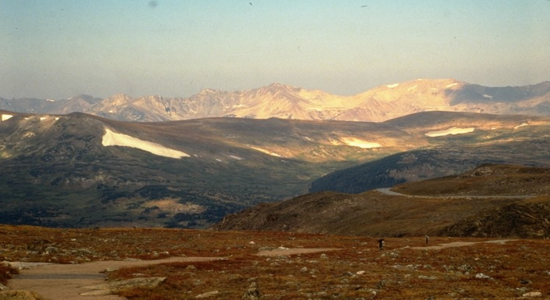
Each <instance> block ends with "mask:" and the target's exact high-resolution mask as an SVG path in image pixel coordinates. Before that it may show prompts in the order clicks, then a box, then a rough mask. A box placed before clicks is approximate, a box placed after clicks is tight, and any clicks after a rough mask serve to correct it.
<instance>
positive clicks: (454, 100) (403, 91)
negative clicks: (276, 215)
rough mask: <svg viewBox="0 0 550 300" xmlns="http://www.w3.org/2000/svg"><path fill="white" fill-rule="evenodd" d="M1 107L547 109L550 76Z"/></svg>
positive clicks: (153, 112) (184, 113)
mask: <svg viewBox="0 0 550 300" xmlns="http://www.w3.org/2000/svg"><path fill="white" fill-rule="evenodd" d="M0 109H5V110H10V111H16V112H27V113H51V114H64V113H70V112H85V113H89V114H93V115H97V116H102V117H106V118H110V119H115V120H121V121H137V122H157V121H175V120H187V119H198V118H210V117H241V118H255V119H268V118H281V119H297V120H341V121H367V122H371V121H374V122H381V121H386V120H389V119H393V118H397V117H401V116H405V115H409V114H413V113H418V112H424V111H454V112H481V113H489V114H530V115H550V81H546V82H542V83H539V84H535V85H527V86H517V87H510V86H508V87H485V86H481V85H476V84H470V83H466V82H462V81H458V80H454V79H418V80H413V81H408V82H402V83H394V84H388V85H383V86H379V87H377V88H374V89H371V90H368V91H365V92H363V93H360V94H357V95H352V96H339V95H333V94H330V93H327V92H324V91H320V90H306V89H302V88H299V87H293V86H289V85H284V84H280V83H274V84H271V85H269V86H265V87H260V88H256V89H250V90H243V91H232V92H230V91H220V90H213V89H204V90H202V91H200V92H199V93H197V94H195V95H193V96H190V97H187V98H181V97H179V98H178V97H176V98H169V97H162V96H144V97H137V98H134V97H131V96H128V95H124V94H119V95H113V96H110V97H108V98H105V99H97V98H94V97H92V96H87V95H81V96H77V97H73V98H70V99H66V100H58V101H56V100H52V99H46V100H43V99H42V100H41V99H12V100H7V99H2V98H0Z"/></svg>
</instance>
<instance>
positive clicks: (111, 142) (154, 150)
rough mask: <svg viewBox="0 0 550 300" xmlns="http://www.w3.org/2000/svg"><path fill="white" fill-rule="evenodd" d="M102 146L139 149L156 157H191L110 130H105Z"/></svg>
mask: <svg viewBox="0 0 550 300" xmlns="http://www.w3.org/2000/svg"><path fill="white" fill-rule="evenodd" d="M102 144H103V146H122V147H132V148H137V149H140V150H143V151H147V152H149V153H151V154H154V155H158V156H164V157H169V158H182V157H189V155H188V154H187V153H185V152H181V151H178V150H174V149H170V148H167V147H164V146H163V145H160V144H157V143H152V142H148V141H143V140H140V139H138V138H135V137H132V136H129V135H126V134H122V133H117V132H113V131H111V130H110V129H108V128H106V129H105V134H104V135H103V141H102Z"/></svg>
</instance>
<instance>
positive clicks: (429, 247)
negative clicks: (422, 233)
mask: <svg viewBox="0 0 550 300" xmlns="http://www.w3.org/2000/svg"><path fill="white" fill-rule="evenodd" d="M510 241H515V240H513V239H508V240H492V241H485V242H452V243H445V244H439V245H433V246H425V247H409V248H410V249H415V250H439V249H445V248H452V247H464V246H471V245H475V244H483V243H488V244H505V243H507V242H510Z"/></svg>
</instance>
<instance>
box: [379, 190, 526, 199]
mask: <svg viewBox="0 0 550 300" xmlns="http://www.w3.org/2000/svg"><path fill="white" fill-rule="evenodd" d="M390 189H391V188H378V189H376V191H377V192H379V193H382V194H384V195H388V196H401V197H408V198H445V199H492V198H501V199H518V200H519V199H526V198H533V197H535V196H533V195H525V196H499V195H494V196H476V195H441V196H420V195H407V194H401V193H398V192H394V191H392V190H390Z"/></svg>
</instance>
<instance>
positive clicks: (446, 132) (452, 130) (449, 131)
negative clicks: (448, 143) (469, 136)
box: [424, 127, 475, 137]
mask: <svg viewBox="0 0 550 300" xmlns="http://www.w3.org/2000/svg"><path fill="white" fill-rule="evenodd" d="M474 130H475V128H474V127H468V128H458V127H451V128H449V129H445V130H437V131H430V132H427V133H425V134H424V135H426V136H429V137H439V136H446V135H451V134H452V135H456V134H465V133H470V132H474Z"/></svg>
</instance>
